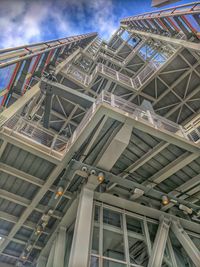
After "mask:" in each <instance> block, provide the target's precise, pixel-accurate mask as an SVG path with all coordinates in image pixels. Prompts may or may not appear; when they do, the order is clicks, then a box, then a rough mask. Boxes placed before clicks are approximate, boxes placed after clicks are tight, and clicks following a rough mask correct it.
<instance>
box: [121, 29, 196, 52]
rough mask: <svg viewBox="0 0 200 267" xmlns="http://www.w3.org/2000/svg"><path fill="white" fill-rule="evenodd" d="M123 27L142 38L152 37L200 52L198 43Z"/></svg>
mask: <svg viewBox="0 0 200 267" xmlns="http://www.w3.org/2000/svg"><path fill="white" fill-rule="evenodd" d="M123 27H126V28H127V31H128V32H131V33H135V34H139V35H142V36H145V37H150V38H153V39H156V40H160V41H162V42H166V43H170V44H174V45H179V46H181V47H184V48H187V49H191V50H195V51H200V45H199V44H198V43H193V42H190V41H185V40H181V39H176V38H173V37H167V36H162V35H158V34H154V33H149V32H144V31H138V30H133V29H129V28H128V27H127V26H123Z"/></svg>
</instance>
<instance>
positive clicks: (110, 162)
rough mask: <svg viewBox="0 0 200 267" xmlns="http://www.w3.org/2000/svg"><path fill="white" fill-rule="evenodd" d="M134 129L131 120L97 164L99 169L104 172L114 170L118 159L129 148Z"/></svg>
mask: <svg viewBox="0 0 200 267" xmlns="http://www.w3.org/2000/svg"><path fill="white" fill-rule="evenodd" d="M132 129H133V124H132V123H131V121H130V120H127V121H126V122H125V124H124V125H123V126H122V128H121V129H120V130H119V132H118V133H117V134H116V136H115V137H114V138H113V139H112V141H111V143H110V144H109V145H108V147H107V148H106V150H105V152H104V153H103V155H102V156H101V159H100V160H99V162H98V163H97V166H98V167H99V168H102V169H104V170H110V169H112V167H113V166H114V164H115V163H116V161H117V160H118V158H119V157H120V156H121V154H122V153H123V152H124V150H125V149H126V147H127V146H128V144H129V141H130V138H131V134H132Z"/></svg>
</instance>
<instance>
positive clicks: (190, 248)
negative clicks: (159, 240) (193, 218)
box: [172, 221, 200, 267]
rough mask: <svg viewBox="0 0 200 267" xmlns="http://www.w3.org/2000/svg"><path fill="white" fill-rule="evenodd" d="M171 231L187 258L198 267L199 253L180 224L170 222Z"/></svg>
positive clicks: (199, 263) (199, 264) (199, 262)
mask: <svg viewBox="0 0 200 267" xmlns="http://www.w3.org/2000/svg"><path fill="white" fill-rule="evenodd" d="M172 231H173V232H174V234H175V236H176V237H177V239H178V240H179V242H180V243H181V245H182V246H183V248H184V249H185V251H186V253H187V254H188V256H189V257H190V258H191V260H192V262H193V263H194V265H195V266H197V267H198V266H200V251H199V250H198V248H197V247H196V246H195V244H194V243H193V242H192V240H191V239H190V237H189V235H188V234H187V233H186V232H185V230H184V229H183V227H182V226H181V224H180V222H178V221H173V222H172Z"/></svg>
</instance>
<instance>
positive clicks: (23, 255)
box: [20, 251, 28, 261]
mask: <svg viewBox="0 0 200 267" xmlns="http://www.w3.org/2000/svg"><path fill="white" fill-rule="evenodd" d="M20 258H21V259H22V260H23V261H25V260H27V258H28V256H27V254H26V253H25V252H24V251H23V253H22V255H21V257H20Z"/></svg>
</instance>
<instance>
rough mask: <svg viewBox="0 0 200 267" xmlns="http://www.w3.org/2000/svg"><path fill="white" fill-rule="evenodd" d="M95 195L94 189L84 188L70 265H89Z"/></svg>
mask: <svg viewBox="0 0 200 267" xmlns="http://www.w3.org/2000/svg"><path fill="white" fill-rule="evenodd" d="M93 196H94V191H93V190H90V189H88V188H86V187H84V188H83V189H82V192H81V195H80V200H79V206H78V212H77V217H76V223H75V229H74V236H73V241H72V248H71V253H70V258H69V266H70V267H82V266H88V262H89V249H90V234H91V226H92V211H93Z"/></svg>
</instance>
